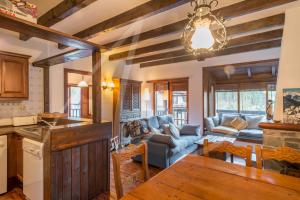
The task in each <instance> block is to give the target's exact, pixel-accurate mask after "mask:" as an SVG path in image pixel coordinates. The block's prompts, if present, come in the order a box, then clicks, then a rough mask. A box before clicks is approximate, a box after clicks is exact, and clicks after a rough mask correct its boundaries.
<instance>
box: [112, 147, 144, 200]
mask: <svg viewBox="0 0 300 200" xmlns="http://www.w3.org/2000/svg"><path fill="white" fill-rule="evenodd" d="M147 152H148V151H147V143H146V142H142V143H141V144H140V145H132V144H131V145H129V146H128V147H126V148H124V149H121V150H119V151H114V152H113V153H112V162H113V170H114V179H115V187H116V193H117V198H118V199H121V198H122V197H123V194H124V193H123V192H124V191H123V186H124V184H134V183H136V182H137V181H138V180H140V179H143V181H147V180H148V179H149V169H148V153H147ZM136 156H141V157H142V165H141V167H140V168H141V171H139V172H135V173H133V172H132V173H131V174H130V176H128V177H125V178H123V179H122V177H121V167H122V165H126V164H128V163H130V162H132V158H133V157H136Z"/></svg>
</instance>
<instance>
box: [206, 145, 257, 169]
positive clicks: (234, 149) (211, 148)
mask: <svg viewBox="0 0 300 200" xmlns="http://www.w3.org/2000/svg"><path fill="white" fill-rule="evenodd" d="M209 152H221V153H230V154H232V155H235V156H238V157H240V158H243V159H245V160H246V166H247V167H251V166H252V161H251V154H252V146H250V145H248V146H235V145H234V144H232V143H231V142H228V141H223V142H215V143H213V142H208V140H207V139H205V140H204V143H203V154H204V156H207V157H208V156H209Z"/></svg>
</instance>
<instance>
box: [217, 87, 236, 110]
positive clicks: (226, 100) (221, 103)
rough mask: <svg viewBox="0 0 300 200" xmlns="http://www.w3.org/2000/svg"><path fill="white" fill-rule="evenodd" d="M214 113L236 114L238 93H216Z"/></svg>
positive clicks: (223, 91) (220, 91)
mask: <svg viewBox="0 0 300 200" xmlns="http://www.w3.org/2000/svg"><path fill="white" fill-rule="evenodd" d="M216 112H217V113H237V112H238V92H237V91H235V90H219V91H216Z"/></svg>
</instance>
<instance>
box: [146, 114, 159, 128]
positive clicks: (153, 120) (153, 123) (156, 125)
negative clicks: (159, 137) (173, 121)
mask: <svg viewBox="0 0 300 200" xmlns="http://www.w3.org/2000/svg"><path fill="white" fill-rule="evenodd" d="M148 126H149V127H153V128H156V129H159V123H158V119H157V117H155V116H153V117H150V118H149V119H148Z"/></svg>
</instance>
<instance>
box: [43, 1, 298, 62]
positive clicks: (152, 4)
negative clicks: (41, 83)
mask: <svg viewBox="0 0 300 200" xmlns="http://www.w3.org/2000/svg"><path fill="white" fill-rule="evenodd" d="M82 1H83V0H81V1H79V2H82ZM294 1H296V0H272V1H270V0H244V1H241V2H238V3H235V4H232V5H229V6H225V7H222V8H219V9H217V10H214V11H213V12H214V13H215V14H217V15H219V16H223V17H224V18H225V19H232V18H236V17H240V16H243V15H247V14H251V13H256V12H259V11H262V10H265V9H269V8H273V7H276V6H280V5H283V4H287V3H290V2H294ZM64 2H68V1H67V0H64V1H63V2H62V3H61V4H63V3H64ZM72 2H73V1H72ZM86 2H88V3H92V2H93V1H86ZM188 2H190V1H189V0H164V1H161V0H152V1H148V2H146V3H144V4H142V5H140V6H137V7H136V8H133V9H131V10H128V11H126V12H124V13H121V14H119V15H118V16H115V17H112V18H110V19H107V20H105V21H102V22H99V23H98V24H95V25H94V26H91V27H88V28H86V29H85V30H82V31H80V32H78V33H76V34H74V36H76V37H79V38H82V39H90V38H92V37H94V36H95V35H97V34H99V33H101V32H106V33H107V32H110V31H113V30H115V29H118V28H120V27H124V26H126V25H128V24H131V23H134V22H136V21H138V20H142V19H145V18H147V17H150V16H153V15H156V14H158V13H162V12H165V11H167V10H170V9H172V8H175V7H178V6H180V5H183V4H186V3H188ZM56 10H60V9H59V6H58V7H55V8H53V9H52V11H51V12H50V11H49V12H50V13H55V12H58V11H56ZM49 12H48V13H46V14H45V15H47V14H48V15H49V16H52V17H49V20H50V21H51V22H47V20H45V18H46V17H44V18H43V20H39V21H43V23H44V24H45V25H51V24H53V23H55V22H57V20H58V19H60V18H59V17H58V19H53V15H50V14H49ZM69 12H70V9H66V11H65V13H69ZM60 15H61V16H64V14H62V12H60ZM54 16H55V15H54ZM66 16H67V14H66ZM284 18H285V17H284V14H278V15H274V16H270V17H265V18H261V19H258V20H254V21H250V22H246V23H242V24H238V25H234V26H229V27H228V34H229V36H230V38H231V40H230V41H229V43H228V45H227V46H226V48H225V49H224V50H222V51H219V52H215V53H209V54H207V55H205V56H203V57H201V58H196V57H194V56H192V55H190V54H188V53H187V52H185V50H184V49H183V46H182V44H181V41H180V38H178V39H175V40H169V41H164V42H160V43H156V44H152V45H149V46H144V47H142V48H136V49H133V50H129V51H124V52H120V53H116V54H113V55H110V57H109V60H111V61H113V60H119V59H124V60H126V63H127V64H140V66H141V67H142V68H143V67H151V66H157V65H164V64H171V63H177V62H185V61H190V60H204V59H206V58H211V57H215V56H220V55H229V54H234V53H240V52H249V51H255V50H261V49H268V48H274V47H280V46H281V38H282V26H283V25H284ZM186 23H187V19H184V20H181V21H178V22H175V23H171V24H168V25H165V26H161V27H159V28H155V29H152V30H148V31H145V32H142V33H139V34H137V35H132V36H130V37H127V38H123V39H121V40H117V41H113V42H109V43H106V44H103V45H102V46H101V47H102V48H105V49H107V50H112V49H116V48H120V47H126V46H129V45H133V44H138V43H140V42H142V41H145V40H148V39H153V38H158V37H162V36H166V35H168V34H173V33H178V32H181V31H182V30H183V27H184V26H185V24H186ZM266 29H269V30H267V31H266ZM270 29H272V30H270ZM239 34H245V35H247V36H241V37H236V35H239ZM58 43H59V44H63V43H61V42H58ZM66 46H70V45H66V44H63V45H59V47H60V48H65V47H66ZM174 48H177V50H174ZM161 50H164V51H168V50H169V51H168V52H166V53H157V54H155V52H157V51H161ZM75 51H76V55H77V58H76V56H74V52H75ZM81 53H82V54H81ZM149 53H152V54H153V55H150V56H149V55H144V54H149ZM86 55H87V54H86V53H85V52H83V51H77V50H72V51H68V52H66V53H64V54H59V55H57V56H52V57H50V58H49V59H48V60H47V59H44V60H43V62H44V63H47V65H52V64H59V62H66V61H68V60H75V59H79V58H82V57H84V56H86ZM69 56H71V57H72V59H69ZM37 63H39V62H37Z"/></svg>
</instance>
